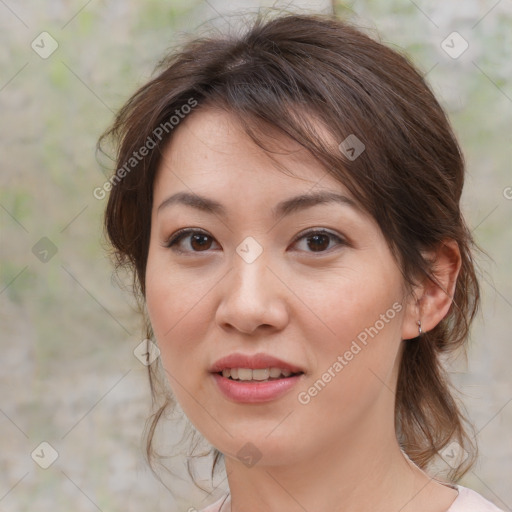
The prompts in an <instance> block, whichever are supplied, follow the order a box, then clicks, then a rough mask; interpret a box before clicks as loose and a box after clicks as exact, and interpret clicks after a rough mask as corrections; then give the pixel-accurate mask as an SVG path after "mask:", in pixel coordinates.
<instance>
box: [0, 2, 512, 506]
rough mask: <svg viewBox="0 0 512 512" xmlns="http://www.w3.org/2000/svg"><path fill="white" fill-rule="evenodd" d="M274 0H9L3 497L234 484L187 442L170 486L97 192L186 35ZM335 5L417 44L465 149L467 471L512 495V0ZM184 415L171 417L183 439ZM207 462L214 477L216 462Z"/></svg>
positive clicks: (134, 493) (414, 48)
mask: <svg viewBox="0 0 512 512" xmlns="http://www.w3.org/2000/svg"><path fill="white" fill-rule="evenodd" d="M258 4H259V5H264V2H237V3H236V4H234V3H233V2H227V1H214V0H211V1H210V2H204V1H195V0H190V1H182V0H180V1H177V0H171V1H162V0H160V1H158V0H147V1H145V2H139V3H137V2H134V1H131V2H129V1H120V0H115V1H109V2H107V1H94V0H93V1H86V0H84V1H66V2H65V1H57V0H46V1H45V2H36V1H35V0H27V1H26V2H24V3H22V4H18V3H16V2H14V1H12V0H5V1H4V0H0V119H1V122H0V148H1V149H0V151H1V153H0V154H1V163H0V165H1V173H0V180H1V192H0V227H1V234H0V264H1V271H0V318H1V321H2V329H1V354H2V357H1V362H0V365H1V371H0V439H1V441H0V443H1V448H0V475H1V478H0V510H1V511H2V512H4V511H5V512H14V511H16V512H21V511H29V510H30V511H34V510H37V511H39V512H46V511H48V512H50V511H52V512H53V511H55V510H74V511H77V512H81V511H84V512H86V511H94V510H101V511H104V512H107V511H121V510H122V511H132V510H133V511H136V510H137V511H139V510H151V511H154V512H157V511H164V510H165V511H169V510H188V508H189V507H192V506H195V507H197V508H200V507H203V506H205V504H206V503H207V502H209V501H213V500H214V499H215V498H216V497H217V496H219V495H220V494H221V493H222V489H224V488H225V487H226V481H225V479H223V478H222V477H219V479H218V481H216V482H215V486H217V485H218V486H219V487H218V488H217V489H215V490H213V494H212V495H209V494H208V493H203V492H201V491H199V490H198V489H196V488H195V487H194V486H193V485H192V484H190V483H188V482H187V480H186V469H185V464H186V457H185V456H184V455H183V456H181V457H177V458H174V459H172V460H170V461H169V465H170V466H172V467H173V468H174V470H175V471H176V472H178V473H179V474H181V475H183V476H184V478H185V480H183V481H180V480H178V479H176V478H170V477H165V476H164V484H165V485H164V484H163V483H160V482H158V481H157V480H156V479H155V478H154V477H153V476H152V475H151V473H150V472H149V470H148V469H147V468H146V464H145V462H144V459H143V456H142V449H141V433H142V429H143V427H144V422H145V419H146V417H147V415H148V412H149V406H150V397H149V390H148V386H147V377H146V367H145V366H144V365H143V364H141V363H140V362H139V360H138V359H137V358H136V357H135V356H134V354H133V351H134V349H135V348H136V347H137V345H138V344H139V343H140V342H141V340H142V338H143V335H142V329H141V326H140V321H139V318H138V317H137V316H136V315H135V314H134V304H133V300H132V299H131V296H130V293H129V292H128V291H127V290H123V289H122V288H121V287H120V286H118V285H117V284H116V283H115V282H113V280H112V267H111V265H110V262H109V260H108V256H107V254H106V252H105V243H104V240H103V238H102V224H101V222H102V213H103V209H104V207H105V200H103V201H101V200H97V199H95V198H94V197H93V194H92V191H93V189H94V188H95V187H98V186H101V185H102V184H103V183H104V181H105V174H104V172H105V171H104V170H102V167H101V166H100V165H99V163H98V161H97V160H96V156H95V143H96V139H97V138H98V136H99V135H100V134H101V132H103V130H104V129H105V128H106V127H107V126H108V124H109V123H110V122H111V120H112V117H113V113H114V112H115V111H116V109H118V108H119V107H120V106H121V105H122V104H123V102H124V101H125V100H126V99H127V98H128V96H129V95H130V94H131V93H132V92H134V90H135V89H136V88H137V86H138V85H141V84H142V83H144V82H145V81H146V80H147V79H148V78H149V77H150V76H151V73H152V71H153V68H154V66H155V64H156V63H157V61H158V60H159V59H160V58H161V57H163V55H164V54H165V53H166V51H167V50H168V49H169V48H171V47H173V46H174V45H176V43H177V42H178V41H179V40H180V38H181V37H182V35H183V33H185V32H189V31H194V30H196V29H197V27H199V26H200V25H201V24H202V23H204V22H205V21H206V20H213V23H214V24H215V25H217V26H220V27H224V26H226V24H235V23H236V19H235V18H232V17H231V15H228V13H232V12H233V11H245V10H247V9H254V7H255V6H257V5H258ZM304 4H307V6H308V9H309V10H317V11H320V10H324V11H328V10H329V8H330V7H331V6H330V2H321V1H319V2H286V3H284V2H283V3H279V2H277V3H276V4H275V5H276V7H277V8H282V7H285V8H286V9H288V10H298V11H301V12H304ZM266 5H271V3H270V2H268V3H267V4H266ZM335 8H336V11H337V12H338V13H339V14H340V15H341V16H343V17H345V18H348V19H350V20H352V21H353V22H354V23H356V24H358V25H360V26H362V27H364V28H365V30H367V31H368V32H369V33H370V34H373V35H374V36H376V37H379V34H380V38H381V40H382V41H383V42H385V43H387V44H389V45H390V46H392V47H394V48H396V49H404V50H405V51H406V52H407V53H408V54H409V55H410V57H411V59H412V60H413V61H414V63H415V64H416V65H417V66H418V67H419V68H420V69H421V70H422V71H423V72H424V73H425V74H426V76H427V79H428V81H429V83H430V84H431V86H432V87H433V89H434V91H435V93H436V94H437V96H438V98H439V99H440V101H441V103H442V105H443V106H444V107H445V108H446V109H447V111H448V112H449V114H450V117H451V120H452V122H453V125H454V128H455V131H456V133H457V135H458V137H459V140H460V143H461V146H462V148H463V150H464V153H465V155H466V159H467V164H468V176H467V185H466V189H465V194H464V198H463V202H464V211H465V214H466V218H467V221H468V224H469V226H470V227H471V228H472V230H473V233H474V236H475V238H476V240H477V241H478V243H479V244H480V245H481V246H482V247H483V248H484V249H485V250H486V251H487V253H488V254H489V256H490V258H487V257H485V258H479V262H480V265H481V271H482V288H483V311H482V314H481V315H480V317H479V318H478V320H477V322H476V323H475V326H474V328H473V335H472V341H471V344H470V350H469V358H468V363H467V364H466V363H465V362H464V361H463V360H462V358H459V359H458V360H456V361H454V362H453V363H452V370H453V380H454V383H455V384H456V385H457V386H458V387H459V388H460V390H461V391H462V397H463V401H464V403H465V405H466V407H467V409H468V411H469V414H470V417H471V419H472V421H473V423H474V424H475V428H476V431H477V440H478V443H479V445H480V452H481V455H480V458H479V462H478V464H477V466H476V467H475V468H474V469H473V470H472V471H471V472H470V473H469V474H468V475H467V476H466V477H464V479H463V481H462V482H461V483H462V484H463V485H466V486H469V487H472V488H473V489H475V490H477V491H478V492H480V493H482V494H483V495H484V496H486V497H488V498H489V499H491V500H493V501H494V502H495V503H496V504H497V505H499V506H500V507H501V508H503V509H504V510H512V488H511V487H510V485H509V481H510V476H511V472H512V463H511V460H512V437H511V435H510V431H511V426H512V403H511V402H512V385H511V376H510V375H511V372H510V361H512V343H511V341H512V340H511V336H510V321H509V319H510V317H511V315H512V267H511V265H510V255H509V253H510V250H511V248H512V244H511V239H512V237H511V229H510V218H511V212H512V188H511V187H512V173H511V172H510V162H511V161H512V149H511V148H512V144H511V141H512V129H511V128H512V123H511V121H512V83H511V78H512V58H511V48H512V2H510V0H502V1H496V0H491V1H476V0H474V1H473V0H461V1H454V0H451V1H442V0H436V1H430V2H427V1H420V0H418V1H414V2H413V1H412V0H392V1H387V2H384V1H370V0H368V1H363V0H358V1H355V2H348V3H341V2H337V3H336V4H335ZM454 31H456V32H458V33H459V34H460V36H461V37H462V38H463V40H459V43H460V44H462V45H464V44H465V43H464V42H460V41H466V42H467V45H468V48H467V50H466V51H464V53H462V54H461V55H460V56H457V58H454V56H453V52H452V56H450V55H449V54H448V53H447V52H446V51H445V50H444V49H443V47H444V48H445V49H446V43H443V41H444V40H446V38H447V36H449V35H450V34H451V33H452V32H454ZM42 32H47V33H48V34H49V36H48V35H45V34H43V35H41V33H42ZM457 37H458V36H457ZM54 41H55V42H56V44H58V47H57V49H56V50H55V51H54V52H53V53H51V55H47V53H49V52H50V51H51V50H52V45H55V42H54ZM448 41H450V39H448ZM459 43H457V44H459ZM452 46H453V45H452ZM457 48H461V46H460V45H459V46H457ZM457 48H456V49H457ZM45 52H46V53H45ZM103 163H106V164H108V162H107V161H105V162H103ZM180 428H181V427H180V425H173V424H170V426H169V437H170V438H177V437H179V435H180V432H181V431H180ZM41 442H48V443H49V444H50V445H51V447H53V449H55V450H56V454H57V455H58V457H57V459H56V460H55V462H54V463H53V464H52V465H51V466H50V467H49V468H48V469H43V468H42V467H40V465H41V464H43V465H44V463H45V462H46V463H48V462H49V461H50V460H51V457H52V453H53V452H52V449H51V448H49V447H48V446H46V445H42V446H41V445H40V443H41ZM31 454H33V455H32V456H31ZM201 471H203V472H204V474H202V473H201ZM199 473H200V475H201V474H202V476H203V477H204V478H207V474H208V465H207V464H204V465H203V467H202V470H201V467H200V468H199ZM205 482H206V481H205ZM171 491H172V492H171Z"/></svg>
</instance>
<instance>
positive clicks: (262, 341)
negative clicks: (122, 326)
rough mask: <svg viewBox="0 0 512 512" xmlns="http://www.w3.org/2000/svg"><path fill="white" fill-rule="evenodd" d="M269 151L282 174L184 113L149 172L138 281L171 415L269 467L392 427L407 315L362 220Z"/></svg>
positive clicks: (243, 143)
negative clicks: (175, 410) (144, 253)
mask: <svg viewBox="0 0 512 512" xmlns="http://www.w3.org/2000/svg"><path fill="white" fill-rule="evenodd" d="M269 133H271V132H270V131H269ZM276 141H277V142H279V144H280V145H279V147H280V148H281V149H280V151H279V152H276V153H273V157H274V158H275V159H276V160H277V161H278V162H279V163H280V164H282V165H284V166H286V168H287V169H289V170H290V171H291V172H292V173H293V176H292V175H287V174H285V173H284V172H282V171H280V170H278V169H277V167H276V163H275V162H274V161H273V160H272V159H271V158H270V157H269V156H268V155H267V154H266V153H265V152H264V151H263V150H262V149H261V148H259V147H258V146H256V145H255V144H254V143H253V142H252V141H251V140H250V139H249V138H248V137H247V136H246V135H245V134H244V132H243V130H242V129H241V128H240V127H239V126H237V124H236V122H235V121H234V119H233V118H232V117H231V116H230V115H229V114H227V113H225V112H221V111H217V110H212V109H211V110H206V109H203V110H198V111H196V112H195V113H193V114H191V115H190V116H189V117H187V118H186V120H184V121H183V122H182V124H181V125H180V126H179V128H177V131H176V132H175V134H174V135H173V138H172V141H171V143H170V144H169V145H168V146H167V148H166V150H165V151H164V155H163V159H162V162H161V165H160V168H159V170H158V173H157V178H156V181H155V185H154V202H153V210H152V222H151V225H152V227H151V241H150V247H149V256H148V262H147V271H146V299H147V307H148V312H149V316H150V320H151V324H152V326H153V330H154V333H155V337H156V340H157V341H158V344H159V347H160V351H161V358H162V363H163V366H164V368H165V370H166V373H167V377H168V379H169V382H170V385H171V387H172V389H173V392H174V394H175V396H176V398H177V400H178V401H179V403H180V404H181V407H182V408H183V410H184V412H185V413H186V415H187V416H188V418H189V419H190V421H191V422H192V423H193V424H194V425H195V427H196V428H197V429H198V430H199V431H200V432H201V433H202V434H203V435H204V436H205V437H206V438H207V440H208V441H209V442H210V443H211V444H213V445H214V446H215V447H216V448H218V449H219V450H220V451H222V452H223V453H224V454H225V455H226V456H227V457H233V458H240V459H244V461H245V462H247V460H249V459H251V458H252V459H253V460H254V461H256V460H257V459H258V460H259V463H260V464H262V463H266V464H268V465H278V464H284V463H294V462H295V461H298V460H301V459H304V458H305V457H313V456H315V455H318V454H319V453H320V452H321V451H322V450H323V451H326V450H329V451H332V450H336V449H337V447H339V448H340V450H342V449H343V446H345V447H346V446H350V444H347V443H357V442H359V441H361V440H364V439H366V441H368V442H371V439H374V438H375V439H377V438H379V435H378V434H379V433H381V434H382V435H384V437H385V436H387V435H389V434H390V433H393V425H394V423H393V417H394V410H393V408H394V389H395V382H396V375H397V368H398V359H399V352H400V346H401V339H402V337H403V336H402V334H403V329H404V324H405V320H406V319H407V317H408V315H410V314H409V313H408V311H409V310H410V307H408V306H407V304H406V302H405V300H406V299H405V292H404V283H403V278H402V275H401V273H400V270H399V268H398V266H397V264H396V263H395V260H394V259H393V257H392V255H391V252H390V250H389V248H388V246H387V244H386V241H385V239H384V237H383V235H382V233H381V231H380V229H379V227H378V225H377V224H376V222H375V221H374V220H373V219H372V218H370V217H369V216H368V215H367V214H366V213H364V212H363V211H362V210H361V209H360V208H359V207H358V206H357V204H356V203H355V201H354V200H353V198H352V197H351V195H350V194H349V193H348V191H347V189H346V188H345V187H344V186H343V185H342V184H341V183H339V182H338V181H336V180H335V179H334V178H333V177H331V176H330V175H328V174H326V172H325V171H324V170H323V169H322V168H321V167H320V165H319V164H318V163H317V162H316V161H315V160H313V158H312V157H311V156H310V155H308V153H307V152H306V151H305V150H304V149H303V148H301V147H300V146H299V145H298V144H296V143H294V142H293V141H291V140H287V139H283V138H281V139H276ZM276 147H277V146H276ZM299 196H300V197H301V199H300V200H299V199H297V198H298V197H299ZM320 196H321V197H323V200H321V198H320ZM308 198H309V199H308ZM184 229H187V230H188V229H190V230H191V231H193V232H192V233H190V232H185V233H182V236H180V238H176V237H175V235H176V234H177V232H178V231H180V230H184ZM229 356H233V357H234V359H231V360H227V361H225V362H224V363H223V362H222V361H220V360H221V359H223V358H226V357H229ZM236 356H240V357H239V358H238V360H237V357H236ZM251 356H256V357H252V358H251ZM244 357H245V359H244ZM271 358H276V359H277V360H278V361H276V360H272V359H271ZM219 361H220V363H218V362H219ZM217 363H218V364H217ZM233 367H235V368H236V369H233V371H232V370H230V369H229V368H233ZM238 368H243V370H241V371H239V372H238V378H239V379H242V380H236V379H235V380H234V379H233V377H235V378H236V377H237V369H238ZM267 368H268V369H269V370H267ZM271 368H277V370H276V369H274V370H271ZM221 369H224V376H222V372H221ZM251 369H253V370H256V371H252V372H251V371H250V370H251ZM279 370H288V371H293V373H292V375H290V376H286V375H287V372H286V371H279ZM297 372H298V375H295V376H294V373H297ZM274 376H278V377H274ZM244 379H249V380H244ZM380 437H382V436H380ZM370 438H371V439H370ZM247 443H251V444H247Z"/></svg>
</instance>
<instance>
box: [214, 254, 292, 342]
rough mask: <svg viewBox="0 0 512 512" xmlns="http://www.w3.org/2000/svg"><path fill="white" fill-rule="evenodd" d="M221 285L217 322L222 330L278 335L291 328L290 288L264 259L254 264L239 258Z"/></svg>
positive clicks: (259, 259)
mask: <svg viewBox="0 0 512 512" xmlns="http://www.w3.org/2000/svg"><path fill="white" fill-rule="evenodd" d="M235 259H236V258H235ZM219 284H220V286H221V290H220V293H221V300H220V303H219V306H218V308H217V311H216V321H217V324H218V325H219V326H220V327H221V328H222V329H224V330H237V331H239V332H242V333H244V334H253V333H256V332H259V331H260V330H261V331H262V332H263V331H268V332H272V331H274V330H275V331H278V330H281V329H283V328H284V327H285V326H286V325H287V324H288V322H289V312H288V308H287V302H286V292H287V288H286V286H285V285H284V284H283V283H282V282H281V280H280V279H279V278H278V277H277V275H276V274H275V272H273V271H272V269H271V268H270V267H269V266H268V265H267V263H266V261H265V260H264V259H263V258H261V257H260V258H258V259H257V260H256V261H254V262H252V263H247V262H245V261H244V260H243V259H241V258H239V259H238V261H235V263H234V268H233V269H232V270H231V271H230V272H229V273H228V276H226V279H224V280H223V281H222V282H221V283H219Z"/></svg>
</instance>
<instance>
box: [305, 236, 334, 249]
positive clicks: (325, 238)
mask: <svg viewBox="0 0 512 512" xmlns="http://www.w3.org/2000/svg"><path fill="white" fill-rule="evenodd" d="M322 239H323V241H324V242H327V243H324V244H322V243H320V244H317V242H319V241H320V242H321V241H322ZM312 240H314V244H313V246H310V249H312V250H313V251H318V250H319V249H320V250H322V249H326V248H327V247H329V237H328V236H327V235H313V236H310V237H309V238H308V242H311V241H312ZM315 244H316V245H315Z"/></svg>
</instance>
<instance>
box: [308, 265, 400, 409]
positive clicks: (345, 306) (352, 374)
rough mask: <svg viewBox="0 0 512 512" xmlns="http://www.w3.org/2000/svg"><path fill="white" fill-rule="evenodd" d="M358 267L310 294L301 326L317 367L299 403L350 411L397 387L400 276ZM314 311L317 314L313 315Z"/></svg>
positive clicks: (323, 284)
mask: <svg viewBox="0 0 512 512" xmlns="http://www.w3.org/2000/svg"><path fill="white" fill-rule="evenodd" d="M386 276H387V277H385V278H383V277H382V274H381V275H380V276H379V275H378V273H377V272H375V273H370V272H368V273H365V274H363V273H358V274H357V276H356V275H355V274H354V276H353V278H351V276H346V275H345V276H343V277H342V278H340V279H339V280H337V281H336V282H334V281H332V280H331V281H330V282H329V284H326V283H318V288H316V289H317V290H318V291H317V292H316V293H312V294H310V295H309V302H308V305H311V307H310V308H309V310H308V314H306V315H303V322H304V323H303V324H302V329H303V330H304V331H305V332H308V333H309V336H308V338H309V339H311V340H315V343H314V344H310V350H311V359H312V360H313V361H314V368H313V372H312V375H311V378H310V379H309V380H308V382H307V386H308V387H307V388H302V390H301V391H303V392H304V393H305V394H304V395H303V400H302V401H300V400H299V401H300V402H301V403H305V402H308V403H313V402H316V405H315V406H314V407H319V408H320V409H322V408H326V410H331V411H332V412H333V413H336V414H342V415H343V416H345V417H346V416H347V410H351V411H354V412H355V411H357V410H358V409H359V410H360V409H363V408H364V407H365V404H366V405H368V404H369V403H370V402H371V401H372V400H374V399H375V397H376V396H377V395H378V393H380V392H381V391H382V390H385V387H386V386H387V387H390V388H391V389H393V382H392V381H393V370H394V368H395V363H396V360H397V355H398V350H399V348H400V340H401V338H400V333H401V323H402V315H403V305H402V304H401V302H400V301H401V299H402V297H401V293H400V291H401V288H400V283H401V281H400V280H399V279H398V277H397V276H394V275H390V274H386ZM311 311H314V312H315V313H316V312H317V311H318V313H317V314H316V315H313V314H312V313H311Z"/></svg>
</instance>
